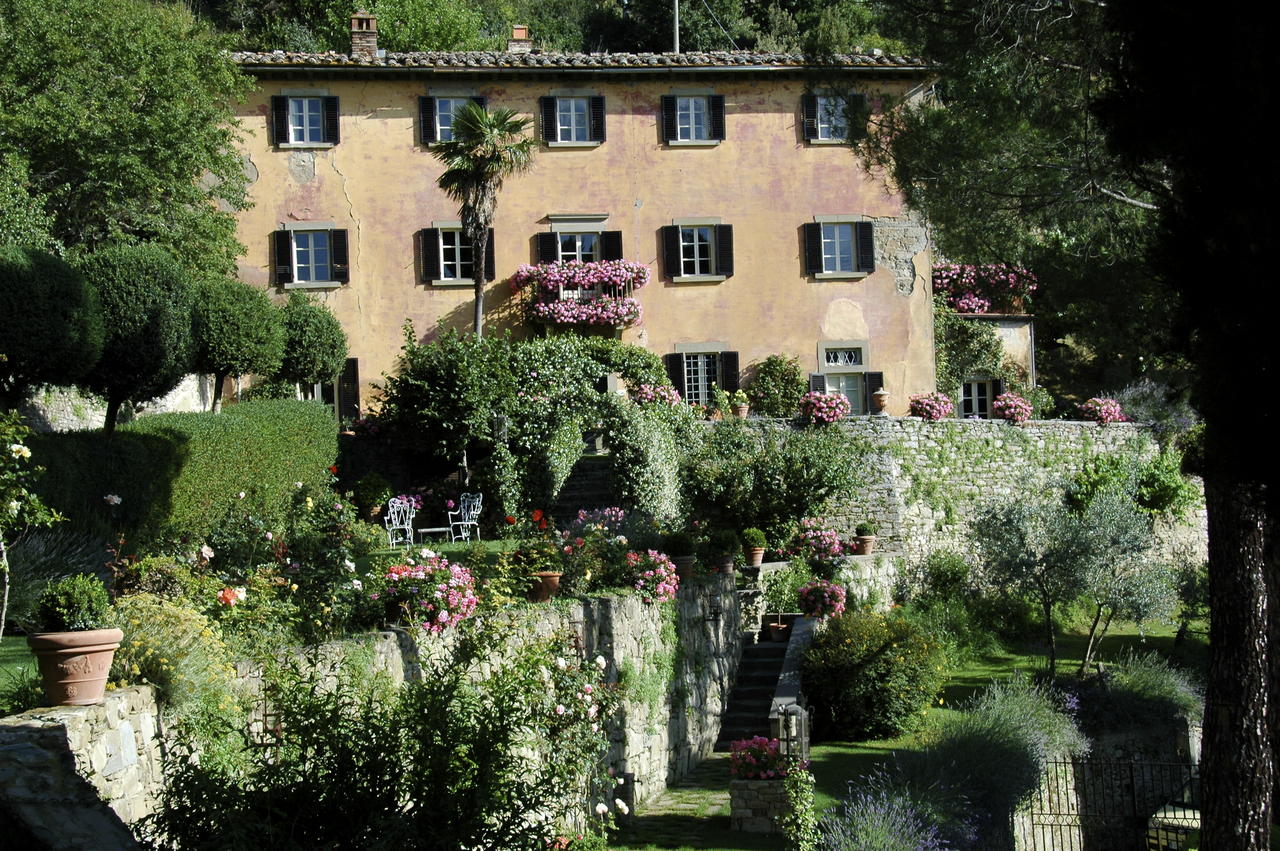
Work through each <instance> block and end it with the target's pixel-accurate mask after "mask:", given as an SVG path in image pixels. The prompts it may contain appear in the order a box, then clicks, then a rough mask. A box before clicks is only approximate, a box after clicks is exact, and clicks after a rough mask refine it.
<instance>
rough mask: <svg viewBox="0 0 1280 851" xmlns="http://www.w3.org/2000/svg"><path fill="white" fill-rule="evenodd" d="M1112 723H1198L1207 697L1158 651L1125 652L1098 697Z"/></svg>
mask: <svg viewBox="0 0 1280 851" xmlns="http://www.w3.org/2000/svg"><path fill="white" fill-rule="evenodd" d="M1096 699H1098V700H1099V701H1100V702H1101V703H1102V704H1103V706H1104V707H1105V710H1106V713H1107V714H1108V715H1109V716H1110V717H1111V719H1112V721H1113V722H1115V721H1120V722H1122V723H1128V724H1132V725H1137V726H1146V725H1148V724H1153V723H1158V722H1160V721H1168V720H1172V719H1174V718H1185V719H1187V720H1188V721H1190V722H1191V723H1193V724H1198V723H1199V722H1200V719H1201V718H1202V717H1203V716H1204V695H1203V694H1202V693H1201V691H1200V687H1199V686H1198V685H1197V684H1196V683H1195V682H1193V681H1192V680H1191V678H1190V677H1189V676H1188V675H1187V674H1186V672H1184V671H1182V670H1180V669H1178V668H1176V667H1174V666H1173V665H1172V664H1170V663H1169V661H1168V660H1167V659H1165V658H1164V657H1163V656H1161V655H1160V654H1158V653H1155V652H1150V651H1149V652H1147V653H1134V652H1132V651H1130V652H1127V653H1125V655H1124V656H1122V657H1121V658H1120V659H1119V660H1118V661H1116V662H1115V663H1114V664H1112V666H1111V667H1110V668H1108V669H1107V675H1106V682H1105V690H1104V692H1103V693H1102V694H1100V695H1097V696H1096Z"/></svg>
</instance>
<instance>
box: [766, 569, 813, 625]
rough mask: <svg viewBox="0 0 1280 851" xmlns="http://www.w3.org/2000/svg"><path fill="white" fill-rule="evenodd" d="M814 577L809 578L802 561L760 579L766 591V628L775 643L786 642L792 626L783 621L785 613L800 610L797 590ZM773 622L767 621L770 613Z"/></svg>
mask: <svg viewBox="0 0 1280 851" xmlns="http://www.w3.org/2000/svg"><path fill="white" fill-rule="evenodd" d="M812 578H813V577H811V576H809V574H808V570H807V569H806V565H805V564H804V562H802V561H793V562H792V563H791V564H790V565H788V566H787V567H785V568H783V569H782V570H775V571H773V572H772V573H769V574H768V575H766V576H762V577H761V578H760V585H761V588H762V589H763V591H764V611H765V617H766V623H765V627H766V628H767V629H768V631H769V638H770V639H772V640H773V641H786V640H787V638H788V634H789V632H790V629H791V624H789V623H787V622H786V621H784V620H783V619H782V615H783V613H784V612H795V611H798V610H799V608H800V601H799V598H798V596H797V590H798V589H799V587H800V585H801V584H803V583H804V582H807V581H808V580H810V579H812ZM770 612H772V613H773V620H771V621H770V620H767V618H768V615H769V613H770Z"/></svg>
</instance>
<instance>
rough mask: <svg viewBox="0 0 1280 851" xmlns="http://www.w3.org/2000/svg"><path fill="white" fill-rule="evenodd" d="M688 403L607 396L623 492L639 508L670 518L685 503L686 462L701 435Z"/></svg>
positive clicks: (628, 502)
mask: <svg viewBox="0 0 1280 851" xmlns="http://www.w3.org/2000/svg"><path fill="white" fill-rule="evenodd" d="M693 425H694V422H693V413H692V411H691V409H690V408H689V407H688V406H687V405H675V406H672V405H635V404H631V403H628V402H626V401H625V400H622V399H619V398H617V397H613V398H607V399H606V400H605V410H604V426H605V433H606V435H607V436H608V441H609V446H610V447H611V449H612V454H613V472H614V477H615V481H616V482H617V486H618V496H619V497H621V499H622V501H623V504H624V505H627V506H628V507H630V508H632V509H633V510H635V511H637V512H639V513H641V514H645V515H648V516H650V517H654V518H657V519H659V520H670V519H673V518H675V517H677V516H678V515H679V514H680V513H681V511H682V509H683V507H684V506H683V500H682V497H683V494H682V489H681V484H682V483H681V475H680V464H681V462H682V460H683V459H684V457H685V453H686V451H687V450H688V449H689V447H690V446H691V445H692V444H694V441H695V439H696V437H695V434H694V430H693Z"/></svg>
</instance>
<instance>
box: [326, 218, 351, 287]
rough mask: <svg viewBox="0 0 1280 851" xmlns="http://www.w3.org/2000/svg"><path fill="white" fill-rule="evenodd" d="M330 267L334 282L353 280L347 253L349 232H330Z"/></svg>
mask: <svg viewBox="0 0 1280 851" xmlns="http://www.w3.org/2000/svg"><path fill="white" fill-rule="evenodd" d="M329 266H330V267H331V271H330V273H329V274H331V275H333V280H335V281H341V282H342V283H344V284H345V283H346V282H347V281H349V280H351V264H350V260H349V259H348V252H347V232H346V231H345V230H331V231H329Z"/></svg>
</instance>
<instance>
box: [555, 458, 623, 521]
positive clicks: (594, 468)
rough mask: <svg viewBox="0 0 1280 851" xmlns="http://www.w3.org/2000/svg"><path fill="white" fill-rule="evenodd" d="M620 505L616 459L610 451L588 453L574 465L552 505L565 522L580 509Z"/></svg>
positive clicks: (558, 516) (558, 517)
mask: <svg viewBox="0 0 1280 851" xmlns="http://www.w3.org/2000/svg"><path fill="white" fill-rule="evenodd" d="M617 504H618V495H617V488H616V486H615V484H614V477H613V458H612V457H610V456H609V455H607V454H587V455H583V456H582V457H581V458H579V459H578V462H577V463H576V464H574V465H573V470H572V471H570V473H569V478H567V479H566V480H565V483H564V485H563V487H561V488H560V493H559V495H558V496H557V497H556V501H555V503H553V504H552V506H551V514H552V516H553V517H555V518H556V520H557V521H559V522H560V523H561V524H564V523H568V522H569V521H570V520H572V519H573V518H574V517H576V516H577V514H578V509H580V508H586V509H592V508H605V507H606V506H610V505H617Z"/></svg>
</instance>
